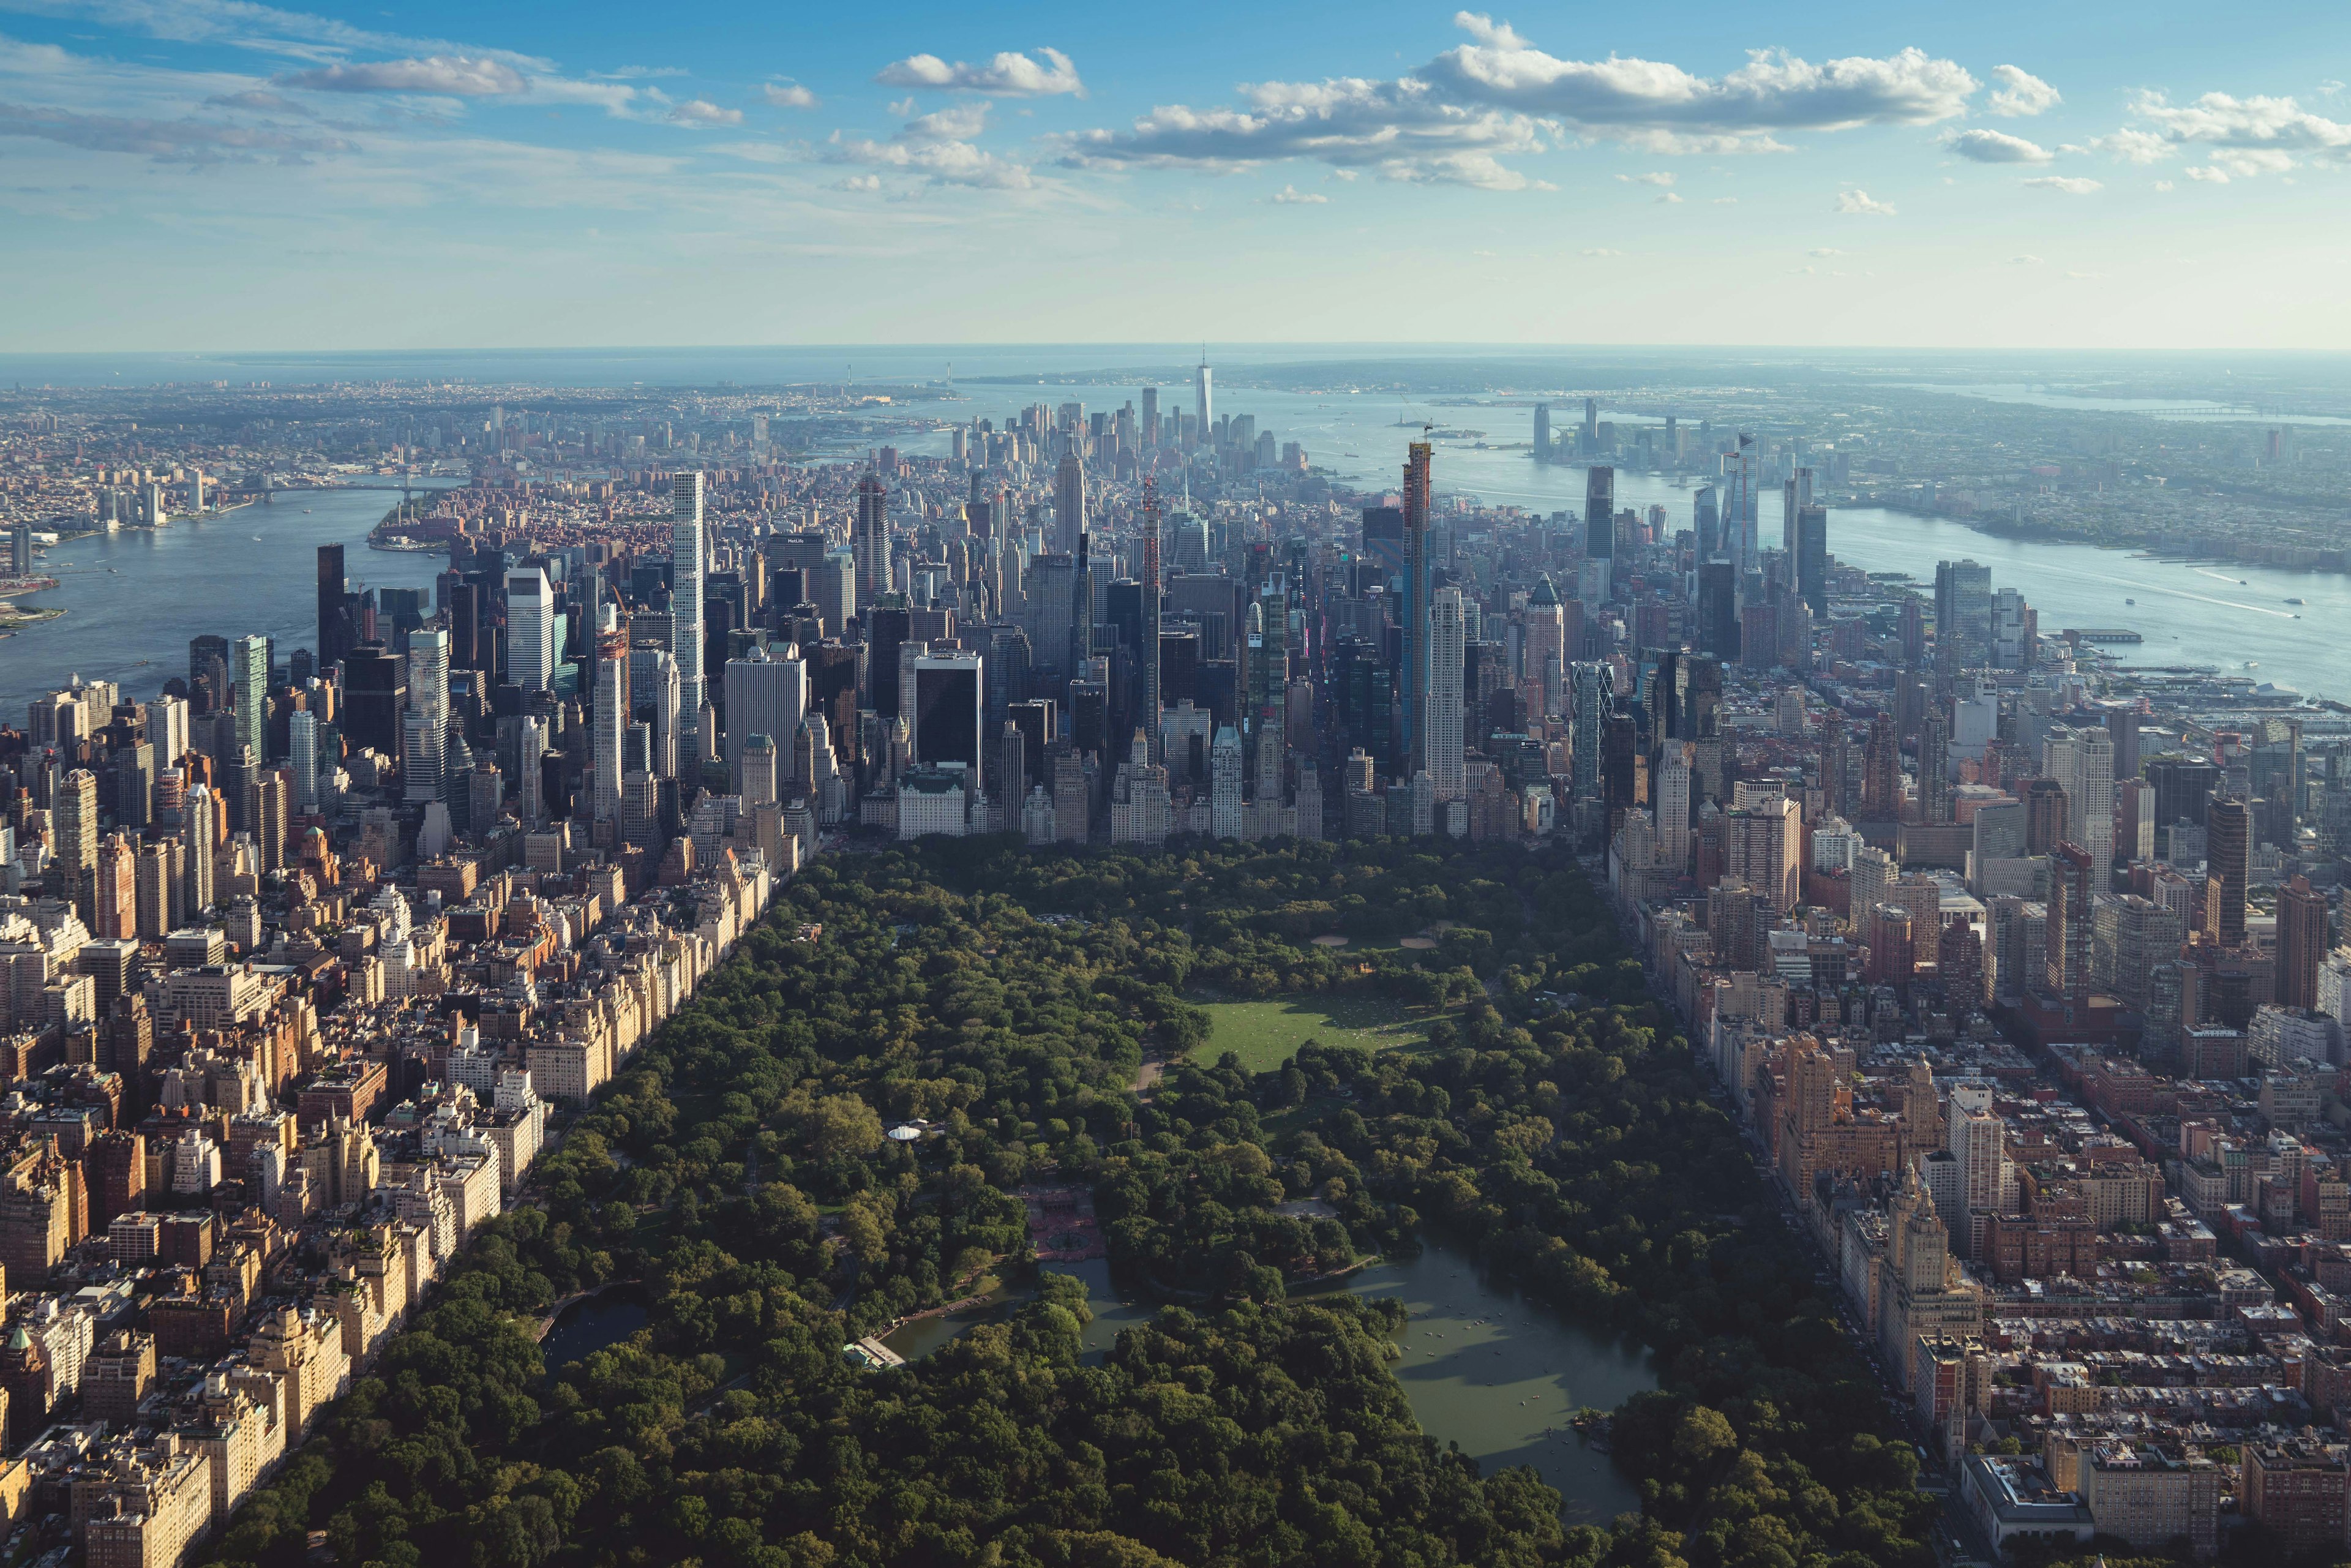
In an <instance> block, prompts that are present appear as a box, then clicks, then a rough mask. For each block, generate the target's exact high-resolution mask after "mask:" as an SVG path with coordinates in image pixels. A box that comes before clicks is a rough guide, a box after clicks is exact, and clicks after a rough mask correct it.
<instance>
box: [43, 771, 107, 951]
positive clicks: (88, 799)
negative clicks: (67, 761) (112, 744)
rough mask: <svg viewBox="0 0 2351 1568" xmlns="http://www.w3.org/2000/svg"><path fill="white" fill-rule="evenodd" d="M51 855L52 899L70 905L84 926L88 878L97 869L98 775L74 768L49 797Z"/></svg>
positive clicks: (89, 911) (89, 908) (87, 914)
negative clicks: (58, 899) (76, 911)
mask: <svg viewBox="0 0 2351 1568" xmlns="http://www.w3.org/2000/svg"><path fill="white" fill-rule="evenodd" d="M49 839H50V843H51V845H52V850H53V853H52V856H51V859H50V862H49V864H50V866H51V868H52V886H51V889H50V893H51V896H53V897H57V898H62V899H65V900H67V901H68V902H70V903H71V904H73V905H74V907H75V908H76V909H77V910H78V911H79V912H80V914H81V916H82V918H83V920H84V922H85V923H87V922H88V921H89V918H90V916H91V915H92V913H93V909H92V905H91V897H90V895H91V886H90V878H91V875H92V873H95V872H96V871H97V869H98V775H97V774H95V773H92V772H91V771H90V770H89V768H75V769H74V770H73V771H71V772H70V773H68V774H67V775H66V776H65V777H64V778H63V779H59V780H57V788H56V789H55V790H54V791H53V792H52V793H51V795H50V797H49Z"/></svg>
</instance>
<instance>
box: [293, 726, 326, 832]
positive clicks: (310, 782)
mask: <svg viewBox="0 0 2351 1568" xmlns="http://www.w3.org/2000/svg"><path fill="white" fill-rule="evenodd" d="M286 735H287V747H286V759H287V766H288V767H289V768H292V769H293V773H294V810H295V811H296V812H297V813H298V814H299V815H301V816H305V817H307V816H308V815H310V814H311V813H312V812H314V811H316V810H318V809H319V716H318V715H317V714H314V713H312V712H310V711H309V710H308V709H307V708H298V709H296V710H295V711H294V712H293V713H292V714H291V715H289V716H287V720H286Z"/></svg>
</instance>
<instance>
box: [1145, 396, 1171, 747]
mask: <svg viewBox="0 0 2351 1568" xmlns="http://www.w3.org/2000/svg"><path fill="white" fill-rule="evenodd" d="M1153 390H1154V391H1155V390H1156V389H1153ZM1162 592H1163V585H1162V584H1161V582H1160V579H1159V487H1158V486H1156V485H1155V484H1154V483H1152V481H1151V480H1150V479H1148V478H1145V479H1144V481H1143V639H1142V640H1143V650H1142V652H1143V701H1142V704H1141V706H1142V709H1143V735H1144V741H1145V742H1146V743H1147V744H1148V746H1149V751H1150V755H1149V761H1150V763H1151V765H1152V766H1153V767H1158V766H1161V765H1162V764H1163V762H1164V761H1165V758H1163V757H1162V755H1161V752H1162V749H1163V747H1164V746H1165V737H1162V736H1161V735H1160V733H1159V711H1160V708H1161V706H1163V703H1162V698H1161V694H1160V690H1159V652H1160V651H1159V601H1160V598H1161V595H1162Z"/></svg>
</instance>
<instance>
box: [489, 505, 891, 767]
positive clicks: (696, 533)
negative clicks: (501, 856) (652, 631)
mask: <svg viewBox="0 0 2351 1568" xmlns="http://www.w3.org/2000/svg"><path fill="white" fill-rule="evenodd" d="M670 497H671V507H670V524H669V553H670V583H669V612H670V634H669V649H670V653H672V654H674V656H675V657H676V659H677V727H678V733H679V734H680V735H682V736H684V735H694V734H696V733H698V732H699V731H700V729H701V727H702V576H703V572H704V570H705V568H706V567H707V565H708V559H707V557H706V555H705V550H704V546H703V537H702V473H701V470H699V469H696V470H695V472H693V473H691V474H680V475H679V476H677V478H676V481H675V482H674V484H673V485H672V486H671V490H670ZM861 586H862V585H861ZM508 623H509V624H511V623H512V617H511V616H509V617H508ZM548 669H549V674H552V673H553V671H554V660H553V659H552V658H550V659H549V661H548Z"/></svg>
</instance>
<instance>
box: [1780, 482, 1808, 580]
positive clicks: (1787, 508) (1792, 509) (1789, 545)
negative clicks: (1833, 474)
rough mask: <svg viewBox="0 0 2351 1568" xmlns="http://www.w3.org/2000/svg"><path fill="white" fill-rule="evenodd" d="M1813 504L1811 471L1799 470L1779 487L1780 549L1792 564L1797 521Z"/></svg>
mask: <svg viewBox="0 0 2351 1568" xmlns="http://www.w3.org/2000/svg"><path fill="white" fill-rule="evenodd" d="M1812 504H1813V471H1812V470H1811V469H1809V468H1799V469H1797V470H1796V471H1795V472H1794V473H1793V474H1792V475H1790V476H1788V479H1787V482H1786V483H1785V484H1783V485H1782V486H1781V487H1780V549H1781V550H1782V553H1784V554H1785V555H1786V556H1787V558H1788V559H1789V560H1790V561H1791V562H1792V561H1794V560H1795V559H1796V552H1797V542H1796V540H1797V534H1796V528H1797V520H1798V519H1799V518H1801V517H1802V516H1803V515H1804V508H1805V507H1809V506H1811V505H1812Z"/></svg>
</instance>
